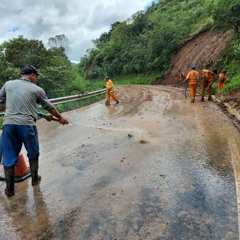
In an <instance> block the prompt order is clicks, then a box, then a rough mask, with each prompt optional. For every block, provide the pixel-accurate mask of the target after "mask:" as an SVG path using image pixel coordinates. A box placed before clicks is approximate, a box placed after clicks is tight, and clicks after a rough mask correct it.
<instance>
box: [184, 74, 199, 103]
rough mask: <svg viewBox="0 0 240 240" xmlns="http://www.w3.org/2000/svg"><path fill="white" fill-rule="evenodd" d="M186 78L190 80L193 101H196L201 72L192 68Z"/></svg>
mask: <svg viewBox="0 0 240 240" xmlns="http://www.w3.org/2000/svg"><path fill="white" fill-rule="evenodd" d="M186 80H187V81H188V82H189V88H190V96H191V102H194V101H195V96H196V89H197V85H198V81H199V72H198V71H197V70H191V71H190V72H189V73H188V75H187V77H186Z"/></svg>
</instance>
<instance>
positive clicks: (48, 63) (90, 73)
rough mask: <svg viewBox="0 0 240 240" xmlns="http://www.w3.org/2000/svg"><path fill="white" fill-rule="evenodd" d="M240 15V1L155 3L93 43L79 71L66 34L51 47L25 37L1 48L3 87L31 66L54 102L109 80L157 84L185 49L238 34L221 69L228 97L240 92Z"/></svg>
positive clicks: (157, 0)
mask: <svg viewBox="0 0 240 240" xmlns="http://www.w3.org/2000/svg"><path fill="white" fill-rule="evenodd" d="M239 12H240V2H239V0H228V1H226V0H203V1H199V0H171V1H169V0H155V1H153V2H152V4H151V6H149V7H148V8H147V9H146V10H145V11H139V12H136V13H135V14H133V15H132V16H131V17H130V18H129V19H127V20H125V21H123V22H115V23H112V25H111V29H110V30H109V31H108V32H104V33H102V34H101V35H100V36H99V38H97V39H95V40H93V43H94V48H92V49H88V51H87V53H86V55H85V56H84V57H82V58H81V60H80V63H79V64H78V65H73V64H72V63H71V62H70V61H69V59H68V58H67V56H66V50H67V49H68V44H69V42H68V39H67V38H66V37H65V35H64V34H63V35H57V36H55V37H51V38H50V39H49V41H48V47H47V46H44V44H43V43H42V42H41V41H39V40H28V39H26V38H24V37H23V36H19V37H18V38H14V39H11V40H9V41H6V42H4V43H2V44H1V45H0V84H1V85H3V84H4V82H5V81H7V80H9V79H15V78H18V77H19V73H20V69H21V68H22V67H23V66H24V65H26V64H32V65H34V66H36V67H37V68H38V69H39V70H40V72H42V73H43V75H42V76H41V78H40V80H39V85H40V86H41V87H43V88H44V89H45V91H46V93H47V95H48V97H49V98H56V97H62V96H67V95H72V94H78V93H84V92H89V91H94V90H98V89H101V88H102V87H103V85H104V84H105V82H104V81H103V78H104V76H105V75H109V76H110V77H111V78H112V79H113V81H114V83H115V84H153V83H154V81H155V80H156V78H161V77H162V76H164V75H165V74H166V73H167V72H168V71H169V69H170V68H171V58H172V57H173V56H174V55H175V54H176V53H177V51H178V50H179V49H180V47H181V46H182V45H183V44H185V43H186V42H187V41H188V40H189V39H191V38H192V37H193V36H195V35H196V34H198V33H200V32H201V31H203V30H204V29H209V28H211V29H212V30H214V31H218V30H230V29H232V30H233V31H234V32H235V38H234V40H233V41H232V43H231V44H230V46H229V47H228V49H226V51H225V52H223V53H222V56H221V57H220V58H219V60H218V62H216V63H215V67H216V68H217V69H219V70H220V69H222V68H223V67H224V68H225V69H226V70H227V75H228V77H229V79H230V80H231V81H230V83H229V84H228V85H227V87H225V88H224V89H223V91H229V89H231V88H239V87H240V70H239V66H240V15H239ZM102 97H103V96H102ZM75 105H76V107H77V103H72V104H71V106H70V107H69V108H70V109H72V108H73V107H74V106H75ZM59 108H60V109H61V110H63V109H65V108H68V107H67V106H66V104H65V105H63V106H60V107H59Z"/></svg>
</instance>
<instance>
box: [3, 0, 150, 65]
mask: <svg viewBox="0 0 240 240" xmlns="http://www.w3.org/2000/svg"><path fill="white" fill-rule="evenodd" d="M151 2H152V0H40V1H33V0H17V1H16V0H1V2H0V12H1V14H0V44H1V43H3V42H4V41H8V40H10V39H13V38H17V37H18V36H19V35H23V36H24V38H27V39H29V40H31V39H37V40H41V41H43V43H44V44H45V46H46V45H47V42H48V39H49V38H50V37H55V36H56V35H61V34H64V35H65V36H66V37H67V38H68V40H69V43H70V45H69V47H70V51H69V53H68V57H69V59H70V60H71V61H79V60H80V58H81V57H82V56H84V55H85V54H86V50H87V49H89V48H91V47H93V43H92V39H96V38H98V37H100V35H101V34H102V33H104V32H108V31H109V30H110V27H111V24H112V23H114V22H116V21H120V22H122V21H124V20H127V19H128V18H129V17H131V16H132V15H133V14H134V13H136V12H137V11H141V10H145V9H146V7H147V6H148V5H149V4H151Z"/></svg>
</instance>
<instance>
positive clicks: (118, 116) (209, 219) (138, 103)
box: [0, 86, 240, 240]
mask: <svg viewBox="0 0 240 240" xmlns="http://www.w3.org/2000/svg"><path fill="white" fill-rule="evenodd" d="M116 94H117V96H118V97H119V100H120V104H119V105H115V104H114V103H112V104H111V106H109V107H106V106H105V105H104V101H103V100H102V101H100V102H97V103H95V104H92V105H90V106H87V107H83V108H81V109H78V110H75V111H71V112H66V113H64V116H65V117H67V118H68V120H69V122H70V125H69V126H61V125H59V124H57V123H56V122H51V123H48V122H46V121H45V120H40V121H38V130H39V138H40V143H41V158H40V174H41V175H42V182H41V184H40V185H39V186H36V187H32V186H31V184H30V179H27V180H25V181H23V182H20V183H16V194H15V196H14V197H12V198H6V197H5V195H4V188H5V183H4V182H0V216H1V218H0V225H1V228H0V239H1V240H2V239H4V240H5V239H6V240H7V239H14V240H15V239H20V240H21V239H24V240H25V239H26V240H27V239H83V240H88V239H97V240H100V239H104V240H105V239H106V240H108V239H117V240H120V239H130V240H132V239H133V240H135V239H136V240H137V239H154V240H155V239H169V240H172V239H177V240H178V239H184V240H185V239H191V240H193V239H209V240H210V239H211V240H214V239H216V240H219V239H227V240H230V239H239V227H238V202H239V201H238V197H237V192H238V191H236V187H237V189H238V188H239V184H238V179H240V178H239V169H238V168H239V166H238V165H239V160H240V159H239V151H240V149H239V146H240V136H239V133H238V132H237V130H236V129H235V127H234V126H233V125H232V123H231V122H230V120H229V119H228V118H227V117H226V116H225V115H224V114H223V113H222V112H221V110H220V109H219V108H218V107H217V106H216V105H215V104H214V103H213V102H204V103H202V102H200V101H199V100H200V99H197V102H196V103H194V104H191V103H190V100H189V99H188V100H186V99H185V98H184V96H183V94H182V91H181V90H179V89H174V88H170V87H163V86H162V87H161V86H117V93H116ZM1 172H2V167H1V170H0V173H1Z"/></svg>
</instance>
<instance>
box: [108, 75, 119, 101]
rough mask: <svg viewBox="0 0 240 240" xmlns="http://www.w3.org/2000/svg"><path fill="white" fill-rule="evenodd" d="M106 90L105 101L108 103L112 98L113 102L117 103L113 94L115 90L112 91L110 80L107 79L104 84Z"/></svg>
mask: <svg viewBox="0 0 240 240" xmlns="http://www.w3.org/2000/svg"><path fill="white" fill-rule="evenodd" d="M106 90H107V93H106V99H107V101H110V99H111V98H112V99H113V100H114V101H115V102H118V99H117V98H116V96H115V94H114V91H115V89H114V86H113V82H112V80H111V79H109V80H108V81H107V82H106Z"/></svg>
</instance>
